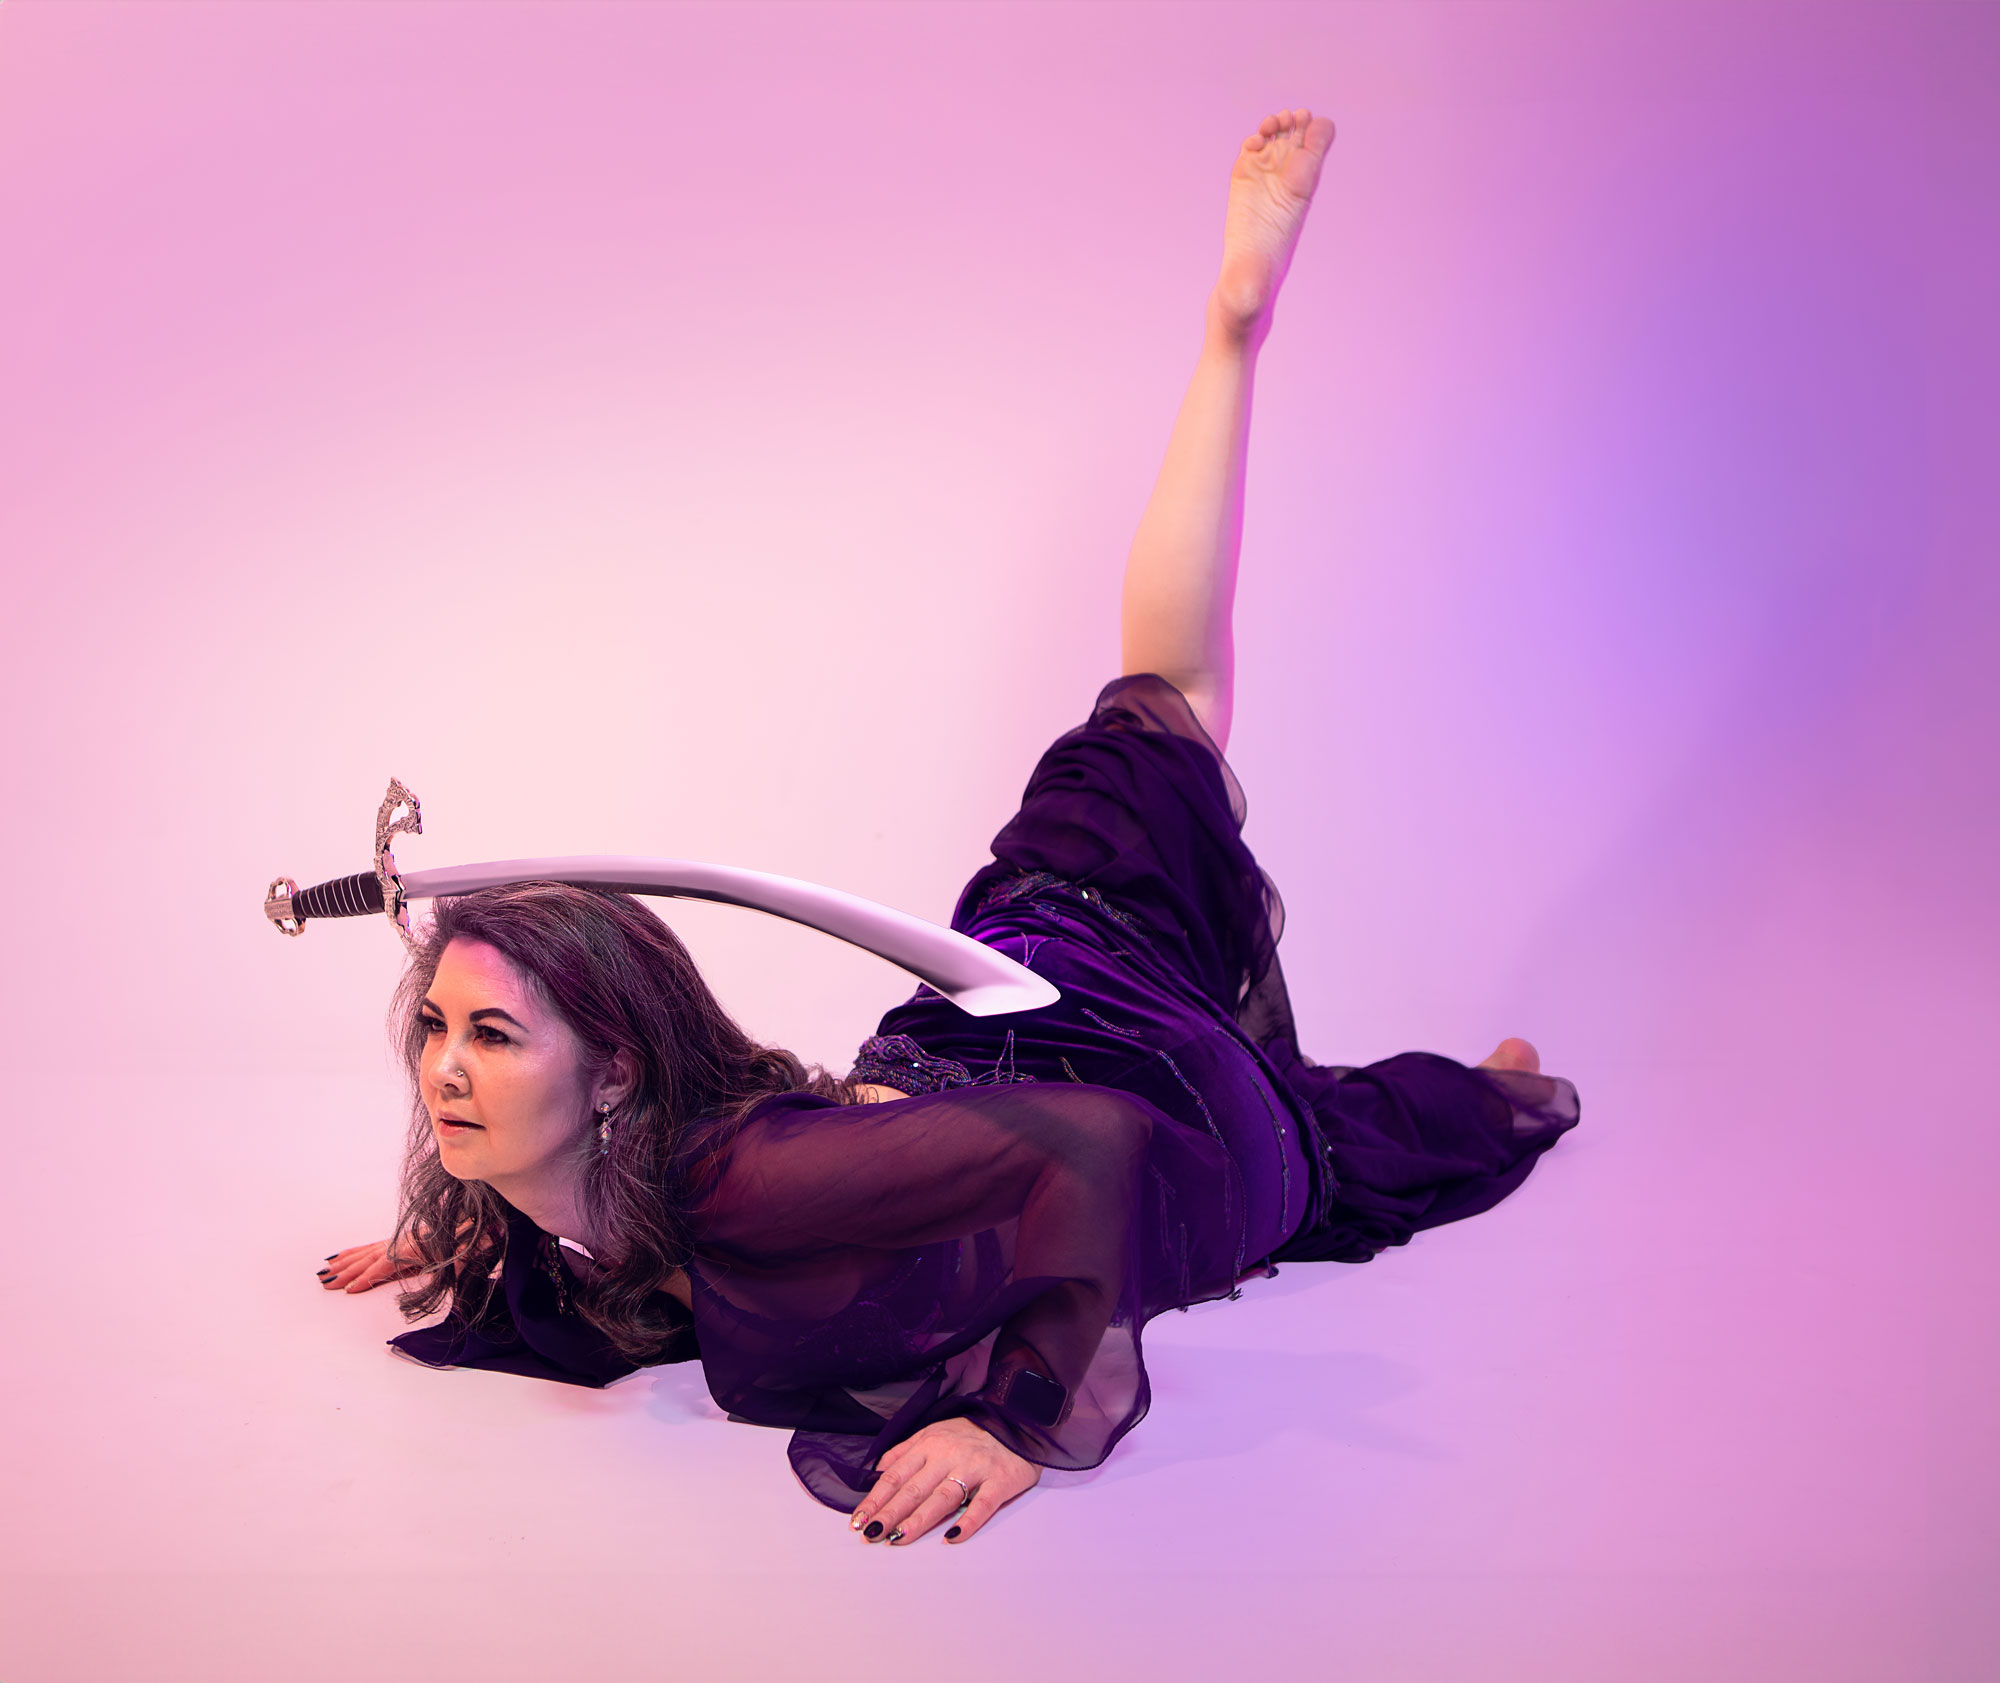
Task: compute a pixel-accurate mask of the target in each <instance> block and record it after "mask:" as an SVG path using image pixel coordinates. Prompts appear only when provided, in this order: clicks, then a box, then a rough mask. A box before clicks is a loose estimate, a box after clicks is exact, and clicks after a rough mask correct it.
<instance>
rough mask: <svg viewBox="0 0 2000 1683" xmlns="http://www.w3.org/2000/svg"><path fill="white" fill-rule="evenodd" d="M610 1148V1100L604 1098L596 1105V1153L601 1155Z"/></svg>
mask: <svg viewBox="0 0 2000 1683" xmlns="http://www.w3.org/2000/svg"><path fill="white" fill-rule="evenodd" d="M610 1150H611V1101H610V1100H609V1099H606V1100H605V1101H604V1102H603V1103H601V1104H599V1105H598V1107H597V1155H598V1156H600V1157H602V1156H604V1155H606V1154H607V1153H608V1152H609V1151H610Z"/></svg>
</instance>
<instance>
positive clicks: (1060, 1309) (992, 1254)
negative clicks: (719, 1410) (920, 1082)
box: [691, 1084, 1164, 1508]
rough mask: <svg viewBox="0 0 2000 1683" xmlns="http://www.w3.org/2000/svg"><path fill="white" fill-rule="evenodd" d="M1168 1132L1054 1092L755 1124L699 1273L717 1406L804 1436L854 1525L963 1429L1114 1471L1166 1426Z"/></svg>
mask: <svg viewBox="0 0 2000 1683" xmlns="http://www.w3.org/2000/svg"><path fill="white" fill-rule="evenodd" d="M1155 1121H1156V1115H1155V1113H1154V1111H1153V1110H1152V1108H1151V1107H1150V1106H1149V1105H1147V1104H1146V1103H1144V1102H1143V1101H1141V1100H1138V1099H1135V1098H1132V1097H1130V1096H1129V1095H1127V1094H1124V1093H1118V1092H1114V1091H1111V1090H1110V1089H1107V1088H1101V1087H1085V1086H1063V1087H1054V1086H1048V1085H1041V1084H1032V1085H1030V1084H1023V1085H1018V1086H1004V1087H990V1088H973V1089H963V1088H961V1089H958V1090H956V1091H953V1092H950V1093H938V1094H931V1095H927V1096H924V1097H920V1098H912V1099H905V1100H902V1101H899V1102H894V1103H889V1104H879V1105H855V1106H847V1107H840V1106H835V1105H832V1104H830V1103H828V1102H826V1101H823V1100H819V1101H816V1100H811V1099H808V1098H806V1097H805V1096H804V1095H800V1094H791V1095H787V1096H786V1097H785V1098H784V1099H783V1100H782V1101H780V1102H778V1103H777V1104H775V1105H772V1106H767V1107H766V1108H765V1109H764V1110H762V1111H760V1112H757V1113H754V1114H753V1115H752V1117H751V1118H750V1120H749V1121H748V1122H747V1123H746V1125H745V1126H744V1128H743V1130H742V1131H741V1133H740V1134H739V1135H738V1136H737V1138H736V1140H735V1142H734V1144H733V1145H732V1147H731V1151H730V1155H729V1159H728V1161H727V1164H726V1166H725V1168H724V1170H723V1172H722V1175H721V1177H720V1179H719V1181H718V1183H717V1185H716V1187H715V1190H714V1192H713V1194H712V1195H711V1197H710V1199H709V1200H708V1202H707V1204H706V1206H705V1211H704V1214H703V1216H702V1221H701V1226H702V1238H701V1242H700V1246H699V1252H700V1254H699V1257H698V1260H697V1262H696V1264H695V1266H694V1268H693V1269H692V1270H691V1275H692V1277H693V1279H694V1281H695V1286H696V1291H695V1306H694V1312H695V1323H696V1328H697V1332H698V1336H699V1339H700V1343H701V1352H702V1364H703V1366H704V1368H705V1369H706V1371H707V1375H708V1381H709V1387H710V1390H711V1391H712V1392H713V1393H714V1395H715V1398H716V1400H717V1401H718V1402H719V1403H721V1404H722V1405H723V1407H725V1408H727V1409H728V1410H729V1411H730V1412H731V1413H732V1414H734V1415H736V1416H738V1417H740V1418H743V1419H748V1420H753V1421H758V1422H761V1423H764V1424H768V1425H777V1426H789V1427H793V1428H795V1429H796V1430H797V1431H798V1432H799V1433H800V1436H799V1438H798V1439H796V1440H795V1442H794V1447H793V1464H794V1466H795V1467H797V1468H798V1470H799V1473H800V1476H801V1478H803V1479H804V1480H805V1482H806V1485H807V1487H808V1488H809V1489H811V1490H812V1491H813V1493H814V1494H815V1495H816V1496H818V1497H819V1498H820V1499H821V1500H822V1501H825V1502H828V1503H829V1504H831V1505H833V1506H836V1507H842V1508H851V1507H852V1506H853V1505H854V1502H855V1501H856V1500H857V1499H858V1497H859V1496H860V1495H861V1494H862V1493H863V1492H864V1491H865V1490H866V1489H867V1488H868V1486H869V1485H870V1484H871V1483H872V1482H873V1479H874V1474H873V1472H872V1470H870V1469H871V1468H872V1464H873V1461H874V1459H875V1457H876V1456H878V1455H880V1454H881V1452H882V1451H883V1450H885V1449H887V1448H889V1447H890V1446H891V1445H892V1444H893V1443H896V1442H900V1441H901V1440H902V1439H903V1438H906V1437H908V1436H909V1435H910V1434H911V1433H913V1432H915V1431H916V1430H918V1429H919V1428H920V1427H922V1426H923V1425H926V1424H928V1423H930V1422H931V1421H933V1420H939V1419H943V1418H946V1417H948V1416H952V1415H964V1416H967V1417H969V1418H971V1419H972V1420H974V1421H976V1422H977V1423H978V1424H979V1425H981V1426H983V1427H984V1428H985V1429H986V1430H988V1431H990V1432H991V1433H992V1434H993V1435H994V1436H995V1437H996V1438H998V1439H999V1440H1000V1441H1001V1442H1002V1443H1004V1444H1006V1445H1007V1447H1008V1448H1010V1449H1012V1450H1014V1451H1015V1452H1016V1453H1017V1454H1019V1455H1022V1456H1025V1457H1026V1458H1027V1459H1029V1460H1031V1461H1035V1462H1038V1463H1040V1464H1041V1465H1043V1466H1052V1467H1089V1466H1095V1465H1096V1464H1097V1463H1098V1462H1099V1461H1101V1460H1102V1459H1103V1458H1104V1456H1105V1454H1106V1453H1107V1452H1108V1451H1109V1449H1110V1447H1111V1445H1112V1444H1113V1443H1115V1442H1116V1441H1117V1439H1118V1438H1119V1437H1120V1436H1121V1435H1122V1434H1123V1433H1124V1432H1125V1431H1126V1430H1127V1429H1129V1428H1130V1427H1131V1426H1132V1425H1133V1424H1134V1423H1136V1422H1137V1420H1138V1419H1139V1418H1140V1416H1141V1415H1142V1414H1144V1412H1145V1408H1146V1402H1147V1396H1146V1386H1145V1375H1144V1369H1143V1366H1142V1365H1141V1362H1140V1357H1139V1338H1138V1334H1139V1323H1140V1321H1141V1319H1143V1315H1144V1305H1143V1304H1142V1302H1141V1288H1140V1279H1139V1275H1140V1269H1139V1266H1138V1251H1139V1244H1140V1235H1139V1233H1138V1231H1137V1227H1138V1224H1139V1223H1140V1221H1141V1219H1142V1203H1143V1200H1142V1191H1143V1188H1144V1184H1145V1181H1146V1178H1147V1163H1148V1144H1149V1141H1150V1140H1151V1137H1152V1134H1153V1131H1154V1126H1155ZM1163 1125H1164V1124H1163Z"/></svg>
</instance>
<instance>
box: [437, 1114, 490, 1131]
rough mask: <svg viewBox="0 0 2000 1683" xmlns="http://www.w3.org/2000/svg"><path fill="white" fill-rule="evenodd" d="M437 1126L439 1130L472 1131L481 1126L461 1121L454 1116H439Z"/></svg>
mask: <svg viewBox="0 0 2000 1683" xmlns="http://www.w3.org/2000/svg"><path fill="white" fill-rule="evenodd" d="M438 1126H439V1127H440V1128H459V1129H473V1128H477V1127H480V1126H481V1124H480V1123H477V1122H465V1121H461V1120H460V1119H459V1118H458V1117H456V1116H440V1117H439V1118H438Z"/></svg>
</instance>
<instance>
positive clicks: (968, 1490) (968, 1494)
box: [944, 1473, 972, 1508]
mask: <svg viewBox="0 0 2000 1683" xmlns="http://www.w3.org/2000/svg"><path fill="white" fill-rule="evenodd" d="M944 1476H945V1477H946V1478H948V1479H951V1482H952V1483H953V1484H955V1485H957V1486H958V1488H959V1489H961V1490H963V1491H964V1492H965V1500H964V1501H962V1502H960V1503H959V1504H958V1505H959V1506H960V1507H961V1508H963V1507H969V1506H970V1505H971V1502H972V1486H971V1485H969V1484H967V1483H966V1482H965V1480H964V1479H962V1478H952V1475H951V1474H950V1473H946V1474H945V1475H944Z"/></svg>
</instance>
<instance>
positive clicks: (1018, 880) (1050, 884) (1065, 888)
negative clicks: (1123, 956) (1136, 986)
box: [974, 871, 1152, 940]
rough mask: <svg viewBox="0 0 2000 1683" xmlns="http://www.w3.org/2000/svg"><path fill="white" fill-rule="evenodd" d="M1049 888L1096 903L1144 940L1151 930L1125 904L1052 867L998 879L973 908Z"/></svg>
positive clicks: (978, 909) (1024, 897)
mask: <svg viewBox="0 0 2000 1683" xmlns="http://www.w3.org/2000/svg"><path fill="white" fill-rule="evenodd" d="M1050 889H1054V890H1056V891H1057V892H1058V893H1061V894H1067V895H1071V896H1073V897H1074V898H1076V899H1078V900H1081V901H1083V902H1084V903H1085V904H1086V905H1091V906H1095V907H1096V908H1097V909H1098V910H1099V911H1100V912H1102V913H1103V914H1104V915H1105V916H1106V917H1108V918H1110V919H1111V921H1112V922H1113V923H1116V924H1118V925H1120V926H1121V927H1123V928H1126V929H1129V930H1131V932H1132V933H1133V934H1134V935H1137V936H1138V937H1139V938H1140V939H1141V940H1144V939H1146V938H1147V937H1148V936H1149V935H1150V934H1151V933H1152V931H1151V930H1150V929H1149V928H1148V927H1147V925H1146V924H1145V922H1144V921H1142V920H1141V919H1139V918H1137V917H1134V916H1133V915H1132V913H1130V912H1128V911H1126V910H1125V909H1124V908H1123V907H1121V906H1114V905H1113V904H1112V903H1111V902H1110V901H1109V900H1107V899H1105V898H1104V896H1103V895H1102V894H1100V893H1098V891H1097V890H1096V889H1094V888H1087V887H1085V886H1084V884H1082V883H1080V882H1071V881H1070V880H1069V878H1068V877H1059V876H1057V875H1056V874H1055V872H1053V871H1025V872H1023V873H1022V874H1021V875H1020V876H1018V877H1009V878H1008V879H1007V880H1006V881H1005V882H1001V883H995V884H994V885H993V887H991V888H989V889H988V890H987V891H986V893H985V895H984V896H983V897H982V898H981V899H980V902H979V904H978V906H976V907H975V908H974V911H975V913H977V912H983V911H985V910H986V909H987V907H989V906H1004V905H1006V904H1007V903H1008V902H1009V901H1012V900H1027V899H1031V898H1033V897H1034V896H1035V895H1037V894H1043V893H1046V892H1048V891H1049V890H1050Z"/></svg>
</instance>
